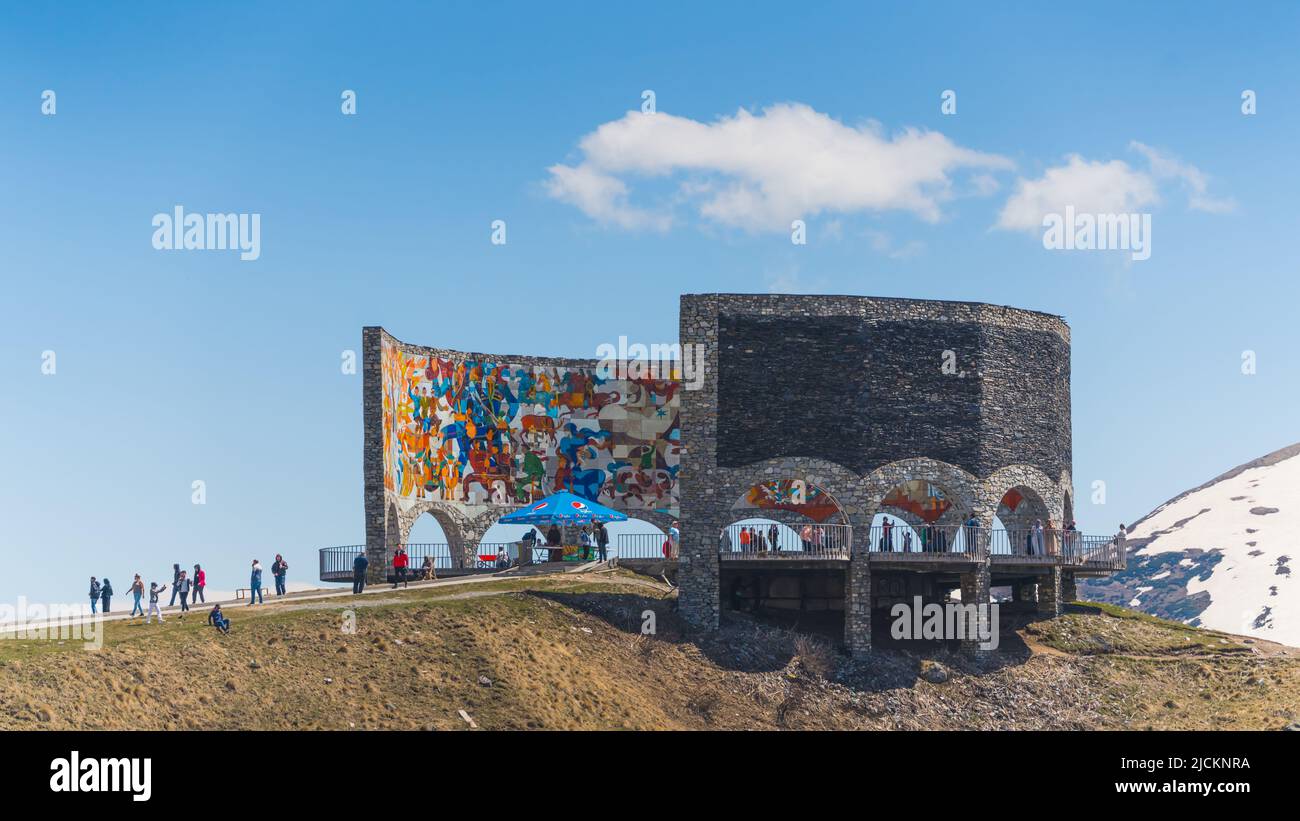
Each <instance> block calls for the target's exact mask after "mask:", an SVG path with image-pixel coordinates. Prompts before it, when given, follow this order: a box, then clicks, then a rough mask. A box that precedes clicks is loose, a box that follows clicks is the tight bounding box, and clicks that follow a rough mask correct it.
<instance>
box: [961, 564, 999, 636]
mask: <svg viewBox="0 0 1300 821" xmlns="http://www.w3.org/2000/svg"><path fill="white" fill-rule="evenodd" d="M991 590H992V586H991V585H990V583H989V565H988V562H982V563H981V564H980V565H979V567H977V568H976V569H975V570H972V571H971V572H969V573H963V574H962V575H961V603H962V606H963V607H965V606H966V605H971V604H973V605H975V606H976V608H977V610H976V620H975V622H974V623H971V622H969V621H968V622H967V635H966V638H964V639H962V642H961V649H962V651H963V652H975V651H978V650H979V649H980V646H979V645H980V638H979V637H980V636H982V635H984V634H986V633H987V632H988V629H989V605H990V604H991V603H992V601H993V597H992V593H991ZM972 627H973V628H975V629H974V633H975V635H971V632H972V631H971V628H972Z"/></svg>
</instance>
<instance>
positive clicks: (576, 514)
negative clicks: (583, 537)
mask: <svg viewBox="0 0 1300 821" xmlns="http://www.w3.org/2000/svg"><path fill="white" fill-rule="evenodd" d="M626 521H627V516H626V515H625V514H623V513H619V512H618V511H617V510H614V509H612V508H608V507H605V506H604V505H601V504H597V503H595V502H593V501H591V500H590V499H584V498H582V497H581V496H577V495H575V494H573V493H569V492H568V491H563V490H562V491H560V492H559V493H552V494H551V495H550V496H547V497H546V498H545V499H542V500H541V501H539V502H533V503H532V504H530V505H528V506H526V507H522V508H520V509H519V510H516V511H514V512H513V513H507V514H506V515H504V516H502V517H501V518H500V519H497V522H498V523H500V524H503V525H548V524H557V525H585V524H591V523H592V522H626Z"/></svg>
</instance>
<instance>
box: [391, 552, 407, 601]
mask: <svg viewBox="0 0 1300 821" xmlns="http://www.w3.org/2000/svg"><path fill="white" fill-rule="evenodd" d="M409 562H410V559H409V558H408V557H407V555H406V548H404V547H402V546H401V545H398V546H397V552H396V553H394V554H393V589H394V590H396V589H397V585H398V584H399V583H400V584H401V585H402V587H406V565H407V564H408V563H409Z"/></svg>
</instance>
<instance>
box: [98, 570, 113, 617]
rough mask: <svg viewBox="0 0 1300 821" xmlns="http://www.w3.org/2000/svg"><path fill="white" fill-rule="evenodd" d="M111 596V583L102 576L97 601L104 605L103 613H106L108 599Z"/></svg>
mask: <svg viewBox="0 0 1300 821" xmlns="http://www.w3.org/2000/svg"><path fill="white" fill-rule="evenodd" d="M112 598H113V583H112V582H110V581H109V580H108V577H107V576H105V577H104V584H103V585H101V586H100V588H99V601H100V603H101V604H103V605H104V614H105V615H107V614H108V608H109V600H110V599H112Z"/></svg>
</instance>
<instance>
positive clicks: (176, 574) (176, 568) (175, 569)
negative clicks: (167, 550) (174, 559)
mask: <svg viewBox="0 0 1300 821" xmlns="http://www.w3.org/2000/svg"><path fill="white" fill-rule="evenodd" d="M180 580H181V566H180V565H179V564H173V565H172V600H171V603H170V604H168V605H167V606H168V607H174V606H175V605H176V593H177V591H176V582H178V581H180ZM166 586H167V585H163V587H166Z"/></svg>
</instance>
